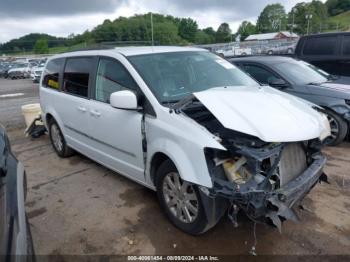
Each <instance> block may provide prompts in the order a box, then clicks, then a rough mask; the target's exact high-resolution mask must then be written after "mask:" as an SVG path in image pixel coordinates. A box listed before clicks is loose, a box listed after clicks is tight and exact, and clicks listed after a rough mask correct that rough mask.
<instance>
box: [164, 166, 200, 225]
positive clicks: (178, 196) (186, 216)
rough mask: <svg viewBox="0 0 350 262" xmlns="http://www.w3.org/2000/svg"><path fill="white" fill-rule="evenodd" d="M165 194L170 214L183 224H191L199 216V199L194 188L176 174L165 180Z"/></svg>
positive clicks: (170, 174)
mask: <svg viewBox="0 0 350 262" xmlns="http://www.w3.org/2000/svg"><path fill="white" fill-rule="evenodd" d="M163 194H164V199H165V203H166V205H167V207H168V208H169V210H170V212H171V213H172V214H173V215H174V216H175V217H176V218H178V219H179V220H180V221H181V222H184V223H191V222H193V221H194V220H195V219H196V218H197V216H198V206H199V205H198V204H199V203H198V198H197V195H196V193H195V191H194V188H193V186H192V185H191V184H190V183H188V182H186V181H183V180H182V179H181V178H180V176H179V174H178V173H176V172H172V173H169V174H167V175H166V176H165V178H164V180H163Z"/></svg>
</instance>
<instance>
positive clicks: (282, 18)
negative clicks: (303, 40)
mask: <svg viewBox="0 0 350 262" xmlns="http://www.w3.org/2000/svg"><path fill="white" fill-rule="evenodd" d="M286 18H287V16H286V11H285V9H284V7H283V6H282V5H281V4H272V5H267V6H266V7H265V8H264V9H263V11H262V12H261V13H260V15H259V17H258V21H257V23H256V27H257V31H258V32H259V33H270V32H277V31H282V30H285V29H286V22H287V19H286Z"/></svg>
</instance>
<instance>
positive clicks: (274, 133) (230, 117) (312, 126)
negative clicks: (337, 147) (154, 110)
mask: <svg viewBox="0 0 350 262" xmlns="http://www.w3.org/2000/svg"><path fill="white" fill-rule="evenodd" d="M194 95H195V96H196V97H197V98H198V99H199V100H200V101H201V102H202V104H204V105H205V106H206V107H207V108H208V109H209V110H210V111H211V113H212V114H213V115H214V116H215V117H216V118H217V119H218V120H219V121H220V122H221V123H222V124H223V125H224V126H225V127H226V128H228V129H232V130H235V131H239V132H241V133H245V134H249V135H252V136H256V137H258V138H260V139H261V140H263V141H265V142H294V141H306V140H310V139H314V138H317V137H320V136H321V134H322V133H324V132H328V131H329V125H327V124H326V123H325V122H324V119H323V117H322V116H321V115H320V114H319V113H318V112H317V111H315V110H314V109H312V108H311V107H310V106H309V105H307V104H306V103H303V102H302V101H300V100H299V99H295V98H294V97H293V96H291V95H288V94H285V93H282V92H279V91H276V90H275V89H273V88H270V87H267V86H266V87H265V86H264V87H261V88H251V87H227V88H214V89H210V90H206V91H202V92H198V93H194ZM272 112H273V114H272ZM327 130H328V131H327Z"/></svg>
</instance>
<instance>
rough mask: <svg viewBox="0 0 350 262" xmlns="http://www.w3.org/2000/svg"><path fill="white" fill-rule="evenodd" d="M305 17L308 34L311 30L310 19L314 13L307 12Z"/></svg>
mask: <svg viewBox="0 0 350 262" xmlns="http://www.w3.org/2000/svg"><path fill="white" fill-rule="evenodd" d="M305 18H306V19H307V33H306V34H307V35H308V34H309V32H310V20H311V19H312V14H306V15H305Z"/></svg>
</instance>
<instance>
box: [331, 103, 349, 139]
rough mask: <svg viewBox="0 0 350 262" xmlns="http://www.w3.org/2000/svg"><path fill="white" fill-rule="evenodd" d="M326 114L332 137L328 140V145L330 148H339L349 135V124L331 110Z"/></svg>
mask: <svg viewBox="0 0 350 262" xmlns="http://www.w3.org/2000/svg"><path fill="white" fill-rule="evenodd" d="M326 114H327V118H328V121H329V125H330V127H331V136H330V137H328V138H327V140H326V143H327V145H329V146H337V145H339V144H340V143H341V142H343V140H344V138H345V137H346V135H347V133H348V124H347V123H346V121H345V120H343V119H342V118H341V117H340V116H339V115H338V114H336V113H334V112H333V111H331V110H326Z"/></svg>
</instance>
